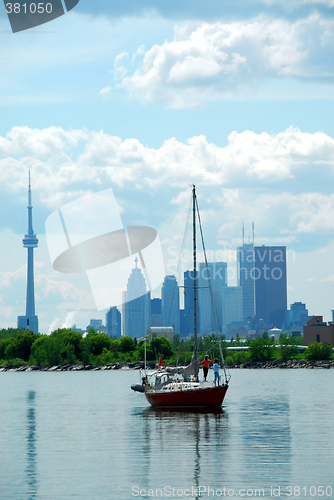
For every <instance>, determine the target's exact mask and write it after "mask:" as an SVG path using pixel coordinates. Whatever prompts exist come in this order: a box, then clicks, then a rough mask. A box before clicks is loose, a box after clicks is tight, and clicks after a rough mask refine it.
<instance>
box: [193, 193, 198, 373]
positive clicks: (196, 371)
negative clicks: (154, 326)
mask: <svg viewBox="0 0 334 500" xmlns="http://www.w3.org/2000/svg"><path fill="white" fill-rule="evenodd" d="M193 258H194V354H193V359H194V363H195V378H196V379H198V371H199V366H198V349H197V263H196V191H195V186H194V185H193Z"/></svg>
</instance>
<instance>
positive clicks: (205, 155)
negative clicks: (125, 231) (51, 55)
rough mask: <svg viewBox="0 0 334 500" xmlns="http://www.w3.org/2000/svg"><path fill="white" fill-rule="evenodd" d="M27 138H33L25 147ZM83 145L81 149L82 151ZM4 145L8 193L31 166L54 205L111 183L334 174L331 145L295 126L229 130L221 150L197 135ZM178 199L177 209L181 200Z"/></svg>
mask: <svg viewBox="0 0 334 500" xmlns="http://www.w3.org/2000/svg"><path fill="white" fill-rule="evenodd" d="M26 137H33V140H31V141H30V142H29V141H26V140H25V138H26ZM79 139H80V140H81V148H78V147H77V145H78V140H79ZM0 144H2V158H1V157H0V172H1V178H2V182H3V187H4V186H6V189H7V188H8V189H11V190H13V191H21V190H22V189H24V190H26V175H24V173H27V170H28V168H31V169H32V176H34V179H35V180H34V189H35V192H38V193H39V196H40V199H41V200H42V202H43V203H45V204H49V206H50V198H51V200H53V203H54V205H56V204H57V203H58V202H59V201H62V200H63V199H64V197H65V198H67V199H70V198H71V197H78V196H82V195H83V194H84V193H85V191H86V190H90V191H91V190H92V189H95V190H96V189H98V188H101V189H102V188H103V187H104V186H105V184H106V182H109V183H112V184H113V185H115V186H120V187H122V186H132V187H133V188H135V189H137V190H139V191H140V190H142V189H143V188H144V189H148V190H153V191H154V190H156V189H158V188H161V187H162V186H165V185H168V186H174V187H175V188H180V187H181V188H186V187H188V185H189V180H191V182H196V183H200V184H202V185H205V186H222V187H228V188H231V187H242V186H243V185H247V186H249V187H256V186H257V187H261V186H263V185H270V184H274V183H277V182H285V183H286V182H288V183H289V182H290V183H293V181H294V180H295V179H302V178H304V177H305V175H306V173H307V172H310V174H314V169H315V166H316V168H317V176H319V173H320V172H322V173H323V174H322V175H330V176H332V169H333V167H334V139H333V138H332V137H330V136H329V135H327V134H325V133H323V132H316V133H313V134H311V133H306V132H302V131H300V130H299V129H298V128H294V127H290V128H288V129H287V130H285V131H283V132H280V133H278V134H268V133H265V132H262V133H259V134H257V133H255V132H252V131H249V130H246V131H244V132H241V133H238V132H232V133H231V134H230V135H229V137H228V144H227V145H226V146H224V147H219V146H217V145H215V144H213V143H210V142H208V140H207V139H206V137H205V136H196V137H191V138H190V139H188V140H187V141H186V142H180V141H178V140H176V139H175V138H171V139H168V140H166V141H165V142H164V143H163V144H162V146H161V147H160V148H157V149H154V148H149V147H147V146H144V145H143V144H142V143H141V142H140V141H139V140H137V139H126V140H122V139H120V138H119V137H117V136H111V135H109V134H106V133H105V132H103V131H99V132H95V131H91V132H88V131H81V130H72V131H65V130H63V129H61V128H54V129H53V128H51V129H41V130H31V129H28V127H15V129H13V130H12V131H11V132H9V133H8V134H7V136H6V137H0ZM47 153H48V155H50V156H46V155H47ZM20 154H21V155H22V157H19V155H20ZM14 155H15V156H17V157H16V158H14V157H13V156H14ZM291 186H292V184H291ZM173 198H174V199H175V201H174V203H176V204H177V203H178V198H177V195H175V196H173Z"/></svg>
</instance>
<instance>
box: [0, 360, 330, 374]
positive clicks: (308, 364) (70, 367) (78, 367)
mask: <svg viewBox="0 0 334 500" xmlns="http://www.w3.org/2000/svg"><path fill="white" fill-rule="evenodd" d="M147 366H148V368H149V369H150V370H152V369H156V368H157V367H158V365H156V364H155V363H148V364H147ZM172 367H174V366H173V365H170V368H172ZM144 368H145V367H144V363H138V362H137V363H108V364H106V365H83V364H63V365H55V366H37V365H30V366H20V367H18V368H9V367H6V366H3V365H0V372H32V371H38V372H68V371H71V372H79V371H106V370H140V369H144ZM168 368H169V366H166V369H168ZM226 368H227V369H238V370H241V369H251V370H252V369H253V370H254V369H273V368H278V369H301V368H304V369H330V368H334V359H329V360H306V359H288V360H287V361H281V360H278V359H275V360H272V361H247V362H246V363H244V364H242V365H230V366H227V367H226Z"/></svg>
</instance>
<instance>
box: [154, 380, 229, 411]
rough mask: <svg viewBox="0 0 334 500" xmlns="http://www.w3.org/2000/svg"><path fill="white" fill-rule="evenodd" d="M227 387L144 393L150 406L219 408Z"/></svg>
mask: <svg viewBox="0 0 334 500" xmlns="http://www.w3.org/2000/svg"><path fill="white" fill-rule="evenodd" d="M227 388H228V386H227V385H221V386H219V387H206V388H203V389H193V390H191V389H190V390H185V391H173V392H145V396H146V399H147V401H148V402H149V403H150V405H152V406H165V407H188V406H193V407H219V406H221V405H222V403H223V400H224V397H225V394H226V391H227Z"/></svg>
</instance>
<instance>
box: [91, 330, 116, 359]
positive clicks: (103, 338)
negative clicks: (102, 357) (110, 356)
mask: <svg viewBox="0 0 334 500" xmlns="http://www.w3.org/2000/svg"><path fill="white" fill-rule="evenodd" d="M86 339H87V341H88V342H89V346H90V352H91V354H93V355H94V356H98V355H99V354H102V351H103V348H106V349H108V350H109V349H110V346H111V341H110V338H109V337H108V335H106V334H105V333H97V334H95V335H91V336H89V337H88V336H87V337H86Z"/></svg>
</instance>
